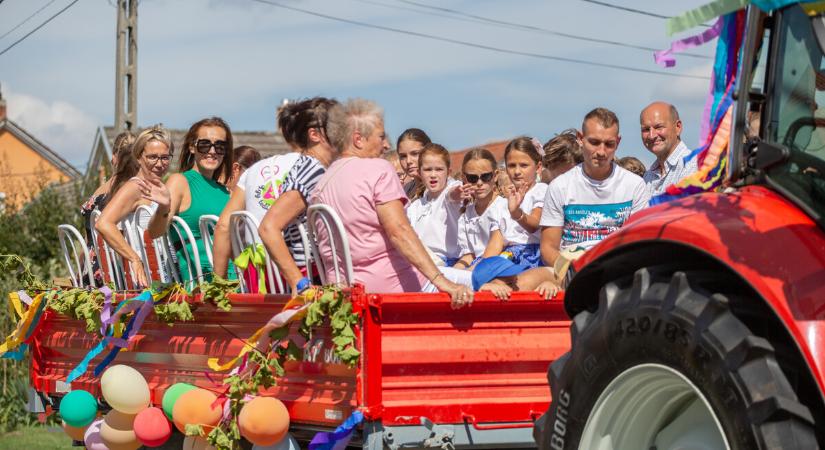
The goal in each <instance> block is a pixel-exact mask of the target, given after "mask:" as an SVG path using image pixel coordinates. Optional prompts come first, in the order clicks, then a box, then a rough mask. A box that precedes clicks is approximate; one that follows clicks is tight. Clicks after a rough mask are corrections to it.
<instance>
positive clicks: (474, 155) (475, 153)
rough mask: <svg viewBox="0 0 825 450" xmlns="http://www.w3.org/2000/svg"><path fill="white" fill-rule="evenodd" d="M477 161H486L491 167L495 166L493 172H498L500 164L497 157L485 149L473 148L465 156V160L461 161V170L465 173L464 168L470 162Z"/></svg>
mask: <svg viewBox="0 0 825 450" xmlns="http://www.w3.org/2000/svg"><path fill="white" fill-rule="evenodd" d="M475 159H486V160H487V161H488V162H489V163H490V165H492V166H493V171H495V170H496V168H497V167H498V162H497V161H496V157H495V155H493V152H491V151H490V150H487V149H486V148H483V147H476V148H471V149H470V150H468V151H467V153H465V154H464V159H463V160H461V170H462V172H463V171H464V166H466V165H467V163H468V162H470V161H472V160H475Z"/></svg>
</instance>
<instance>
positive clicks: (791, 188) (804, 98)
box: [766, 5, 825, 223]
mask: <svg viewBox="0 0 825 450" xmlns="http://www.w3.org/2000/svg"><path fill="white" fill-rule="evenodd" d="M812 11H813V10H811V9H810V8H809V9H807V10H806V9H803V8H802V7H800V6H799V5H795V6H792V7H789V8H787V9H785V10H784V11H783V12H782V14H781V19H780V20H779V26H778V29H777V30H776V35H777V37H778V42H777V47H776V53H775V55H776V56H775V59H774V60H775V62H776V66H775V67H774V68H773V70H774V80H775V90H774V100H773V102H772V106H771V113H770V122H769V124H768V126H767V129H766V137H767V138H768V140H770V141H773V142H776V143H779V144H782V145H784V146H785V147H787V148H788V149H790V152H791V156H790V159H789V160H788V161H786V162H785V163H784V164H782V165H780V166H776V167H773V168H771V169H770V170H769V171H768V178H769V180H770V181H771V182H773V183H775V184H776V185H778V186H779V187H780V188H783V190H785V191H786V192H787V194H789V195H790V196H791V197H792V198H794V199H795V200H797V201H798V202H799V203H800V204H801V206H803V207H804V208H805V209H807V210H808V211H809V213H811V214H813V216H814V218H815V219H816V220H818V221H819V222H820V223H823V218H825V56H824V55H825V51H823V49H824V48H825V16H822V15H819V16H816V15H813V14H815V13H813V12H812ZM819 14H821V13H819Z"/></svg>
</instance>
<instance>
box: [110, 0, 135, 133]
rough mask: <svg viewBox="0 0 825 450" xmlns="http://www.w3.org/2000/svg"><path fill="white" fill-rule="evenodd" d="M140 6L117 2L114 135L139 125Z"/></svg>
mask: <svg viewBox="0 0 825 450" xmlns="http://www.w3.org/2000/svg"><path fill="white" fill-rule="evenodd" d="M137 6H138V0H118V1H117V48H116V50H115V58H116V59H117V61H116V66H115V131H116V132H118V133H120V132H122V131H125V130H128V131H134V130H135V126H136V125H137Z"/></svg>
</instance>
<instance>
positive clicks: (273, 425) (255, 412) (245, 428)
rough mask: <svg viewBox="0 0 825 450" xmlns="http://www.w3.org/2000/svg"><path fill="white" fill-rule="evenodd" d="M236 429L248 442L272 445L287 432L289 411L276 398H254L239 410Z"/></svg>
mask: <svg viewBox="0 0 825 450" xmlns="http://www.w3.org/2000/svg"><path fill="white" fill-rule="evenodd" d="M238 427H239V428H240V430H241V436H243V437H245V438H246V439H247V440H248V441H249V442H251V443H253V444H255V445H260V446H268V445H273V444H275V443H277V442H280V441H281V439H283V438H284V436H286V433H287V432H288V431H289V411H287V409H286V406H284V404H283V403H281V401H280V400H278V399H277V398H274V397H255V398H254V399H252V400H251V401H249V402H248V403H246V404H245V405H243V408H241V413H240V414H238Z"/></svg>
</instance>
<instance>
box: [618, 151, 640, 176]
mask: <svg viewBox="0 0 825 450" xmlns="http://www.w3.org/2000/svg"><path fill="white" fill-rule="evenodd" d="M616 164H618V165H619V167H621V168H622V169H624V170H627V171H629V172H631V173H634V174H636V175H638V176H640V177H644V176H645V165H644V163H643V162H641V161H640V160H639V158H634V157H633V156H625V157H624V158H619V160H618V161H616Z"/></svg>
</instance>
